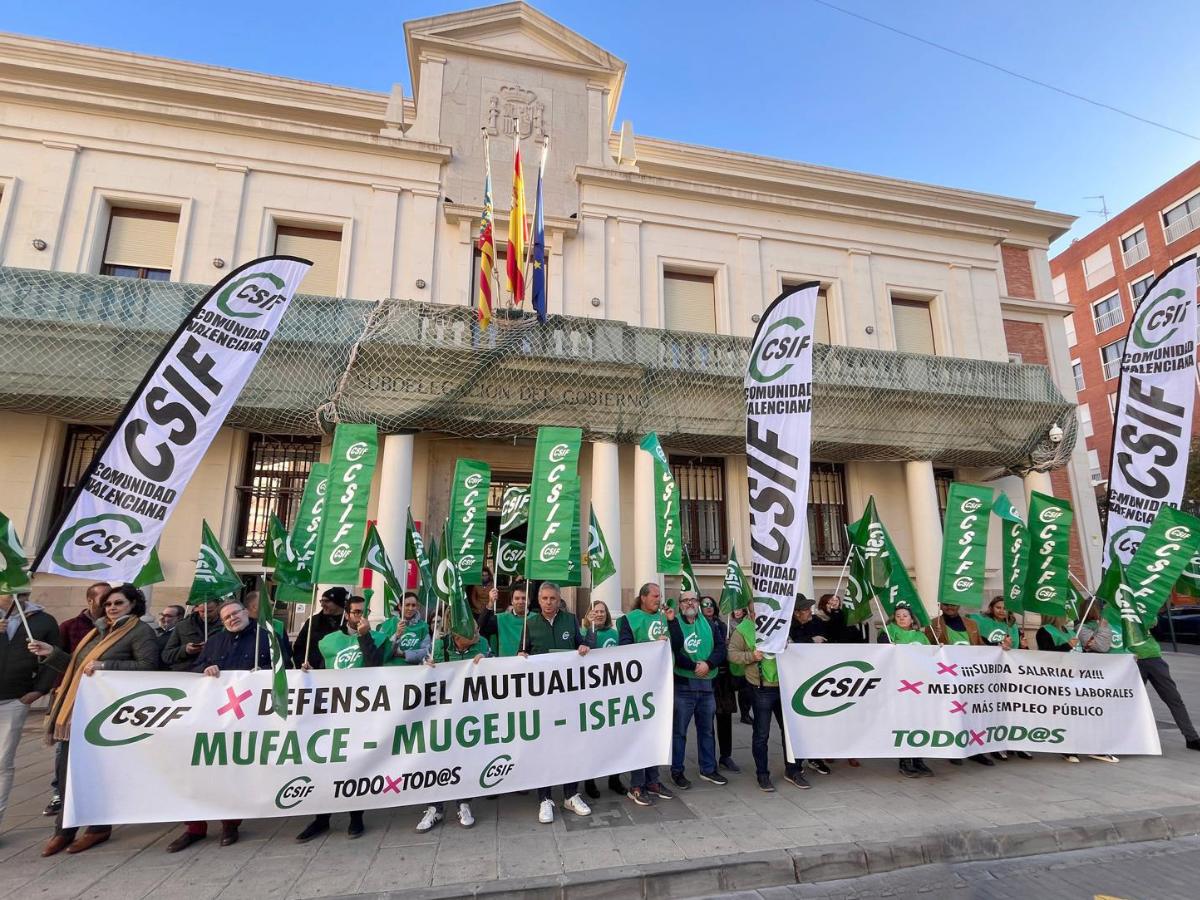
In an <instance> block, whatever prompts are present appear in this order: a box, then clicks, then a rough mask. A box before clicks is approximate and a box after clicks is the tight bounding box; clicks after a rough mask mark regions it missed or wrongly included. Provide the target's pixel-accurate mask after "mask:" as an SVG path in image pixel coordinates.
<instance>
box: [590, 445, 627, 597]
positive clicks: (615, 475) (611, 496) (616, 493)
mask: <svg viewBox="0 0 1200 900" xmlns="http://www.w3.org/2000/svg"><path fill="white" fill-rule="evenodd" d="M592 509H593V510H595V512H596V521H597V522H598V523H599V524H600V530H601V531H603V532H604V540H605V541H606V542H607V544H608V552H609V555H610V556H611V557H612V560H613V562H614V563H615V564H616V567H617V573H616V574H615V575H612V576H610V577H609V579H608V580H607V581H605V582H604V584H602V585H600V586H598V587H593V588H592V599H593V600H603V601H604V602H605V603H607V604H608V608H609V610H610V611H611V612H612V613H613V615H614V616H615V615H616V614H617V613H618V612H620V611H621V585H622V584H624V578H623V577H622V573H621V568H622V566H621V561H622V558H621V464H620V459H619V456H618V453H617V445H616V444H614V443H612V442H611V441H596V442H595V443H594V444H592ZM583 521H585V522H586V521H588V519H587V518H584V519H583Z"/></svg>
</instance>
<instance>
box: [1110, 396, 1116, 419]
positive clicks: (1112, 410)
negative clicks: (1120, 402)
mask: <svg viewBox="0 0 1200 900" xmlns="http://www.w3.org/2000/svg"><path fill="white" fill-rule="evenodd" d="M1108 413H1109V415H1111V416H1112V417H1113V419H1116V418H1117V392H1116V391H1113V392H1112V393H1111V394H1109V395H1108Z"/></svg>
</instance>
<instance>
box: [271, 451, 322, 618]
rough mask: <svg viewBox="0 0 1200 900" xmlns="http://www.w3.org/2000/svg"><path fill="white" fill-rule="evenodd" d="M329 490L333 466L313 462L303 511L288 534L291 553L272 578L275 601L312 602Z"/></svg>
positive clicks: (278, 560)
mask: <svg viewBox="0 0 1200 900" xmlns="http://www.w3.org/2000/svg"><path fill="white" fill-rule="evenodd" d="M328 488H329V463H323V462H318V463H313V464H312V468H311V469H310V470H309V472H308V480H307V481H306V482H305V483H304V493H303V494H302V495H301V497H300V510H299V514H298V515H297V517H296V521H295V522H294V523H293V524H292V530H291V533H290V534H288V538H287V543H286V547H287V550H288V552H287V553H286V554H284V555H278V556H277V557H276V560H275V571H274V572H273V573H272V575H271V579H272V580H273V581H274V582H275V583H276V584H277V585H278V587H277V588H276V590H275V599H276V600H278V601H279V602H280V603H311V602H312V599H313V590H314V588H315V582H314V581H313V564H314V562H315V561H316V558H317V550H318V545H319V543H320V541H321V519H322V518H324V515H325V495H326V493H328Z"/></svg>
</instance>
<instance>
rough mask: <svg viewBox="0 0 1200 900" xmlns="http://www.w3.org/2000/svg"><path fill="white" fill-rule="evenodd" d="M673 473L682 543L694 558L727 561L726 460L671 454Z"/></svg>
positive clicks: (714, 561) (701, 561)
mask: <svg viewBox="0 0 1200 900" xmlns="http://www.w3.org/2000/svg"><path fill="white" fill-rule="evenodd" d="M671 474H672V475H673V476H674V477H675V484H676V486H677V487H678V488H679V519H680V523H681V524H682V526H683V545H684V546H685V547H687V551H688V555H689V556H690V557H691V559H692V562H693V563H723V562H725V561H726V560H727V559H728V558H729V557H728V556H727V555H726V549H725V548H726V543H725V460H724V459H723V458H721V457H719V456H672V457H671Z"/></svg>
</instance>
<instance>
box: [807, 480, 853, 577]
mask: <svg viewBox="0 0 1200 900" xmlns="http://www.w3.org/2000/svg"><path fill="white" fill-rule="evenodd" d="M809 471H810V476H809V478H810V480H809V485H808V535H809V538H808V541H809V545H810V546H811V548H812V562H813V565H814V566H840V565H841V564H842V563H843V562H845V561H846V555H847V554H848V552H849V549H850V547H849V543H848V541H849V538H847V537H846V526H847V525H849V524H850V518H849V516H848V515H847V514H846V470H845V467H843V466H842V465H840V464H838V463H813V464H812V466H811V468H810V470H809Z"/></svg>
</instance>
